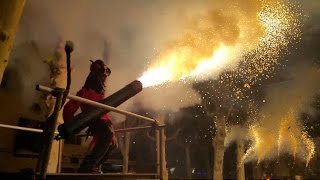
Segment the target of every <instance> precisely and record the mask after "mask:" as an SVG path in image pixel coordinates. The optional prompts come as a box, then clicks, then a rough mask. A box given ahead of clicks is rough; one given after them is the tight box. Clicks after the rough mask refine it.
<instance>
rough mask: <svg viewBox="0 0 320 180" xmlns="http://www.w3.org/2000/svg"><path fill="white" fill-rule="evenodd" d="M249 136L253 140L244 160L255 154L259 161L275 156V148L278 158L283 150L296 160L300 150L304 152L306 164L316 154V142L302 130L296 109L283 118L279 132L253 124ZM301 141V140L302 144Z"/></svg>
mask: <svg viewBox="0 0 320 180" xmlns="http://www.w3.org/2000/svg"><path fill="white" fill-rule="evenodd" d="M249 136H250V137H251V140H252V146H251V147H250V148H249V150H248V151H247V152H246V154H245V155H244V156H243V158H242V159H243V162H245V161H246V160H247V159H249V157H252V156H255V157H256V158H257V159H258V163H259V162H261V160H263V159H265V158H266V157H270V156H273V149H275V148H277V149H278V158H279V156H280V154H281V153H282V152H286V151H288V152H289V153H290V154H292V155H293V158H294V160H295V158H296V155H297V154H298V153H299V152H300V153H301V154H304V157H305V161H306V166H308V164H309V162H310V160H311V159H312V157H313V156H314V154H315V144H314V142H313V141H312V140H311V139H310V138H308V136H307V133H306V132H305V131H303V130H302V128H301V126H300V124H299V123H298V120H297V118H296V116H295V114H294V111H290V112H288V113H287V114H286V115H285V116H284V117H283V119H281V121H280V124H279V129H278V131H277V132H272V130H269V129H265V128H263V127H261V126H258V125H252V126H251V127H250V131H249ZM276 137H278V139H277V138H276ZM299 142H301V143H300V145H299Z"/></svg>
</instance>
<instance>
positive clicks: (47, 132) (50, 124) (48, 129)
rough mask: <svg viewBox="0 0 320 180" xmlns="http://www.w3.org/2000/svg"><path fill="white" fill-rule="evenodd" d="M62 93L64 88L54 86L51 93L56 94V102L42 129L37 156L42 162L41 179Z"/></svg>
mask: <svg viewBox="0 0 320 180" xmlns="http://www.w3.org/2000/svg"><path fill="white" fill-rule="evenodd" d="M63 93H64V89H62V88H55V89H54V92H53V93H52V94H53V95H55V96H56V102H55V106H54V110H53V113H52V115H51V116H50V117H49V118H48V119H47V123H46V125H45V128H44V130H43V135H44V142H43V143H44V147H43V151H42V153H41V155H40V157H39V160H40V161H41V159H42V162H41V163H40V168H41V169H40V179H41V180H44V179H46V175H47V169H48V163H49V158H50V152H51V148H52V142H53V139H54V134H55V129H56V126H57V121H58V115H59V111H60V108H61V103H62V98H63ZM40 158H41V159H40ZM39 160H38V161H39Z"/></svg>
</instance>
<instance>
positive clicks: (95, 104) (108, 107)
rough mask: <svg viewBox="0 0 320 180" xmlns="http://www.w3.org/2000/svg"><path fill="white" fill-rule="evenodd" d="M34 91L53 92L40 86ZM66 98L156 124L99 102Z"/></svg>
mask: <svg viewBox="0 0 320 180" xmlns="http://www.w3.org/2000/svg"><path fill="white" fill-rule="evenodd" d="M36 89H37V90H39V91H43V92H48V93H52V91H53V90H54V89H52V88H49V87H46V86H42V85H37V88H36ZM67 98H69V99H71V100H74V101H77V102H81V103H85V104H88V105H91V106H96V107H99V108H103V109H107V110H110V111H113V112H117V113H119V114H123V115H127V116H132V117H136V118H139V119H143V120H146V121H150V122H155V123H158V121H157V120H155V119H151V118H148V117H145V116H141V115H139V114H135V113H132V112H128V111H125V110H121V109H118V108H115V107H112V106H108V105H106V104H102V103H99V102H95V101H91V100H89V99H85V98H81V97H79V96H75V95H70V94H68V96H67Z"/></svg>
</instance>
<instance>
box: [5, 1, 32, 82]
mask: <svg viewBox="0 0 320 180" xmlns="http://www.w3.org/2000/svg"><path fill="white" fill-rule="evenodd" d="M25 2H26V0H1V1H0V84H1V82H2V77H3V73H4V70H5V68H6V67H7V65H8V62H9V55H10V51H11V48H12V46H13V43H14V39H15V37H16V32H17V29H18V25H19V21H20V17H21V14H22V11H23V8H24V5H25Z"/></svg>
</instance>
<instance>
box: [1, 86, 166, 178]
mask: <svg viewBox="0 0 320 180" xmlns="http://www.w3.org/2000/svg"><path fill="white" fill-rule="evenodd" d="M36 89H37V90H38V91H42V92H46V93H50V94H52V95H54V96H55V97H56V102H55V109H54V112H53V113H52V115H51V118H48V120H47V122H46V123H45V126H44V128H43V129H36V128H28V127H21V126H14V125H6V124H0V128H7V129H15V130H21V131H29V132H36V133H43V135H44V137H45V141H44V147H43V148H42V152H41V153H40V155H39V158H38V163H37V168H36V169H37V171H39V173H40V179H46V175H47V168H48V162H49V158H50V152H51V148H52V142H53V141H54V136H55V135H57V134H58V133H59V132H57V131H56V126H57V120H58V114H59V111H60V107H61V102H62V96H63V93H64V89H61V88H55V89H52V88H49V87H45V86H41V85H38V86H37V88H36ZM67 98H68V99H72V100H74V101H77V102H81V103H85V104H88V105H91V106H95V107H98V108H103V109H106V110H109V111H113V112H116V113H120V114H123V115H126V116H132V117H135V118H138V119H142V120H145V121H148V122H152V123H154V125H149V126H140V127H132V128H125V129H116V130H115V132H117V133H123V132H129V131H137V130H146V129H152V128H153V129H155V130H156V131H159V139H158V138H156V142H155V143H156V144H159V147H157V148H159V149H156V151H157V153H158V154H157V156H156V157H157V161H156V163H157V172H156V173H157V175H158V176H159V178H160V179H163V177H164V172H165V169H164V168H165V167H164V166H163V162H164V158H165V157H164V156H163V153H162V151H164V147H162V145H163V144H164V143H163V142H162V141H164V139H163V136H164V127H165V125H159V123H158V121H157V120H155V119H151V118H148V117H145V116H141V115H139V114H135V113H132V112H128V111H125V110H121V109H118V108H115V107H112V106H108V105H105V104H102V103H99V102H95V101H91V100H88V99H85V98H81V97H78V96H74V95H70V94H68V95H67ZM76 136H87V135H86V134H77V135H76ZM158 141H159V142H158ZM60 150H61V149H60ZM59 153H60V154H62V152H59ZM60 163H61V162H59V164H58V166H59V167H61V164H60Z"/></svg>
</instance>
